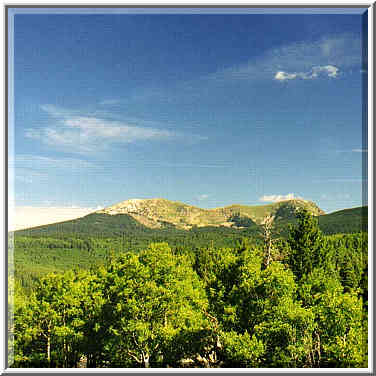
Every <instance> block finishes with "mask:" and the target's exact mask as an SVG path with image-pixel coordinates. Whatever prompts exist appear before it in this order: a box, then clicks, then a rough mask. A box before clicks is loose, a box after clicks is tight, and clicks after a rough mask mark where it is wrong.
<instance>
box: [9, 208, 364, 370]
mask: <svg viewBox="0 0 376 376" xmlns="http://www.w3.org/2000/svg"><path fill="white" fill-rule="evenodd" d="M116 217H117V216H114V218H116ZM99 218H100V217H98V218H96V219H99ZM114 220H115V219H114ZM116 220H117V219H116ZM297 221H298V222H297V223H296V225H295V226H294V227H291V228H290V230H289V234H288V237H287V240H284V239H279V240H278V241H276V242H275V243H273V247H274V248H275V253H274V255H275V257H274V256H273V257H271V258H270V260H269V262H268V263H265V262H264V261H265V260H264V259H265V244H264V243H263V239H262V238H260V237H256V232H252V231H251V229H250V228H247V229H244V231H243V230H237V229H236V230H235V229H228V228H216V229H215V230H214V229H213V228H193V229H191V230H190V231H181V230H176V229H165V230H163V231H164V232H163V234H164V235H162V233H161V232H160V231H161V230H159V232H154V230H151V229H148V230H147V231H146V230H145V231H144V229H141V230H140V231H139V232H137V231H138V230H136V229H135V230H134V231H135V232H134V233H133V234H134V237H133V238H132V237H131V235H129V237H127V236H126V235H124V234H123V236H116V237H91V236H82V235H80V236H71V235H68V234H67V233H64V232H62V233H60V235H59V236H57V235H56V234H55V235H54V234H53V233H50V234H49V235H48V236H47V235H44V236H40V235H37V234H33V235H29V236H27V235H25V233H24V234H23V236H20V235H19V234H16V236H15V245H16V249H15V280H14V281H12V285H14V307H13V308H14V309H13V311H14V321H13V325H14V354H15V356H14V363H13V366H14V367H77V366H78V365H79V364H83V363H85V364H86V366H87V367H103V368H109V367H293V368H295V367H304V368H307V367H311V368H312V367H366V366H367V347H368V346H367V316H368V313H367V297H368V291H367V270H368V268H367V252H368V250H367V248H368V245H367V236H366V234H364V233H358V234H347V235H344V234H337V235H332V236H325V235H324V234H323V233H322V232H321V230H320V229H319V226H318V223H317V220H316V219H315V218H313V217H312V216H311V215H310V214H309V213H308V212H307V211H304V210H302V211H300V213H299V214H298V220H297ZM278 225H279V224H278V221H276V223H275V226H276V227H277V226H278ZM157 234H158V235H157ZM186 234H189V236H188V235H186ZM235 234H236V235H235ZM240 235H242V236H240ZM245 235H248V236H245ZM163 238H164V240H166V239H168V243H166V242H161V240H163ZM152 240H154V242H153V241H152ZM48 269H49V270H50V271H51V270H52V271H53V273H49V274H48V273H47V270H48Z"/></svg>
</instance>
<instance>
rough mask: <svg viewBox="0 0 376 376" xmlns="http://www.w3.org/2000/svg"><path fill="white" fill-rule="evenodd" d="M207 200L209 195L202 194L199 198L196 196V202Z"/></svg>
mask: <svg viewBox="0 0 376 376" xmlns="http://www.w3.org/2000/svg"><path fill="white" fill-rule="evenodd" d="M208 198H209V195H207V194H205V193H204V194H202V195H199V196H197V200H198V201H205V200H207V199H208Z"/></svg>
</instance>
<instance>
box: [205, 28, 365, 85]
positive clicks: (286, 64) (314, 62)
mask: <svg viewBox="0 0 376 376" xmlns="http://www.w3.org/2000/svg"><path fill="white" fill-rule="evenodd" d="M361 52H362V46H361V39H360V37H359V36H357V35H353V34H342V35H336V36H328V37H325V38H321V39H319V40H316V41H307V42H299V43H293V44H289V45H284V46H280V47H276V48H273V49H270V50H268V51H267V52H265V53H264V54H263V55H260V56H257V57H255V58H254V59H252V60H251V61H249V62H247V63H245V64H242V65H239V66H235V67H231V68H228V69H225V70H222V71H219V72H216V73H214V74H212V75H211V79H215V80H228V79H231V80H235V79H237V80H258V79H262V80H264V79H268V80H273V79H274V80H279V81H286V80H293V79H296V78H300V79H313V78H318V77H330V78H333V77H337V76H338V75H339V73H340V72H341V71H342V70H346V69H348V68H352V67H359V69H360V67H361V56H362V53H361Z"/></svg>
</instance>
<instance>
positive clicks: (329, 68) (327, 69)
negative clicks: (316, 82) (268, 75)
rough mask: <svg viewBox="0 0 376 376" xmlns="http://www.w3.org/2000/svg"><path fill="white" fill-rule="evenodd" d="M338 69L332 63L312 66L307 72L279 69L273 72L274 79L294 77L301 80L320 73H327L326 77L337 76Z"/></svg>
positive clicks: (282, 79)
mask: <svg viewBox="0 0 376 376" xmlns="http://www.w3.org/2000/svg"><path fill="white" fill-rule="evenodd" d="M338 71H339V69H338V68H337V67H335V66H333V65H326V66H323V67H321V66H317V67H312V69H311V70H310V71H309V72H295V73H287V72H283V71H279V72H277V73H276V74H275V76H274V79H275V80H277V81H286V80H293V79H295V78H301V79H303V80H311V79H314V78H318V77H319V76H320V74H321V73H322V75H324V76H325V75H327V76H328V77H332V78H334V77H337V75H338Z"/></svg>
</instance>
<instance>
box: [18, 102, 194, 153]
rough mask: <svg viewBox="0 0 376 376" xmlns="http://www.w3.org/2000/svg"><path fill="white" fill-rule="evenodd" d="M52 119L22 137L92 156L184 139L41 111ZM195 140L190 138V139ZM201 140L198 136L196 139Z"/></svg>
mask: <svg viewBox="0 0 376 376" xmlns="http://www.w3.org/2000/svg"><path fill="white" fill-rule="evenodd" d="M41 108H42V109H43V110H44V111H46V112H47V113H48V114H49V115H50V116H51V117H53V118H54V119H55V122H56V123H55V124H53V125H51V126H48V127H45V128H33V129H27V130H26V133H25V136H26V137H28V138H31V139H37V140H40V141H41V142H43V143H45V144H47V145H49V146H53V147H58V148H60V149H63V150H66V151H69V152H76V153H82V154H85V153H94V152H97V151H102V150H105V149H108V148H109V147H110V146H113V145H116V144H129V143H133V142H137V141H145V140H149V141H150V140H171V139H176V138H184V137H186V136H187V135H181V134H179V133H177V132H174V131H170V130H167V129H158V128H153V127H144V126H137V125H131V124H128V123H126V122H122V121H114V120H108V119H103V118H99V117H96V116H85V115H80V114H79V113H77V111H76V112H75V111H70V110H66V109H61V108H59V107H56V106H53V105H44V106H42V107H41ZM192 137H195V136H192V135H191V138H192ZM197 138H198V139H200V137H199V136H197Z"/></svg>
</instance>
